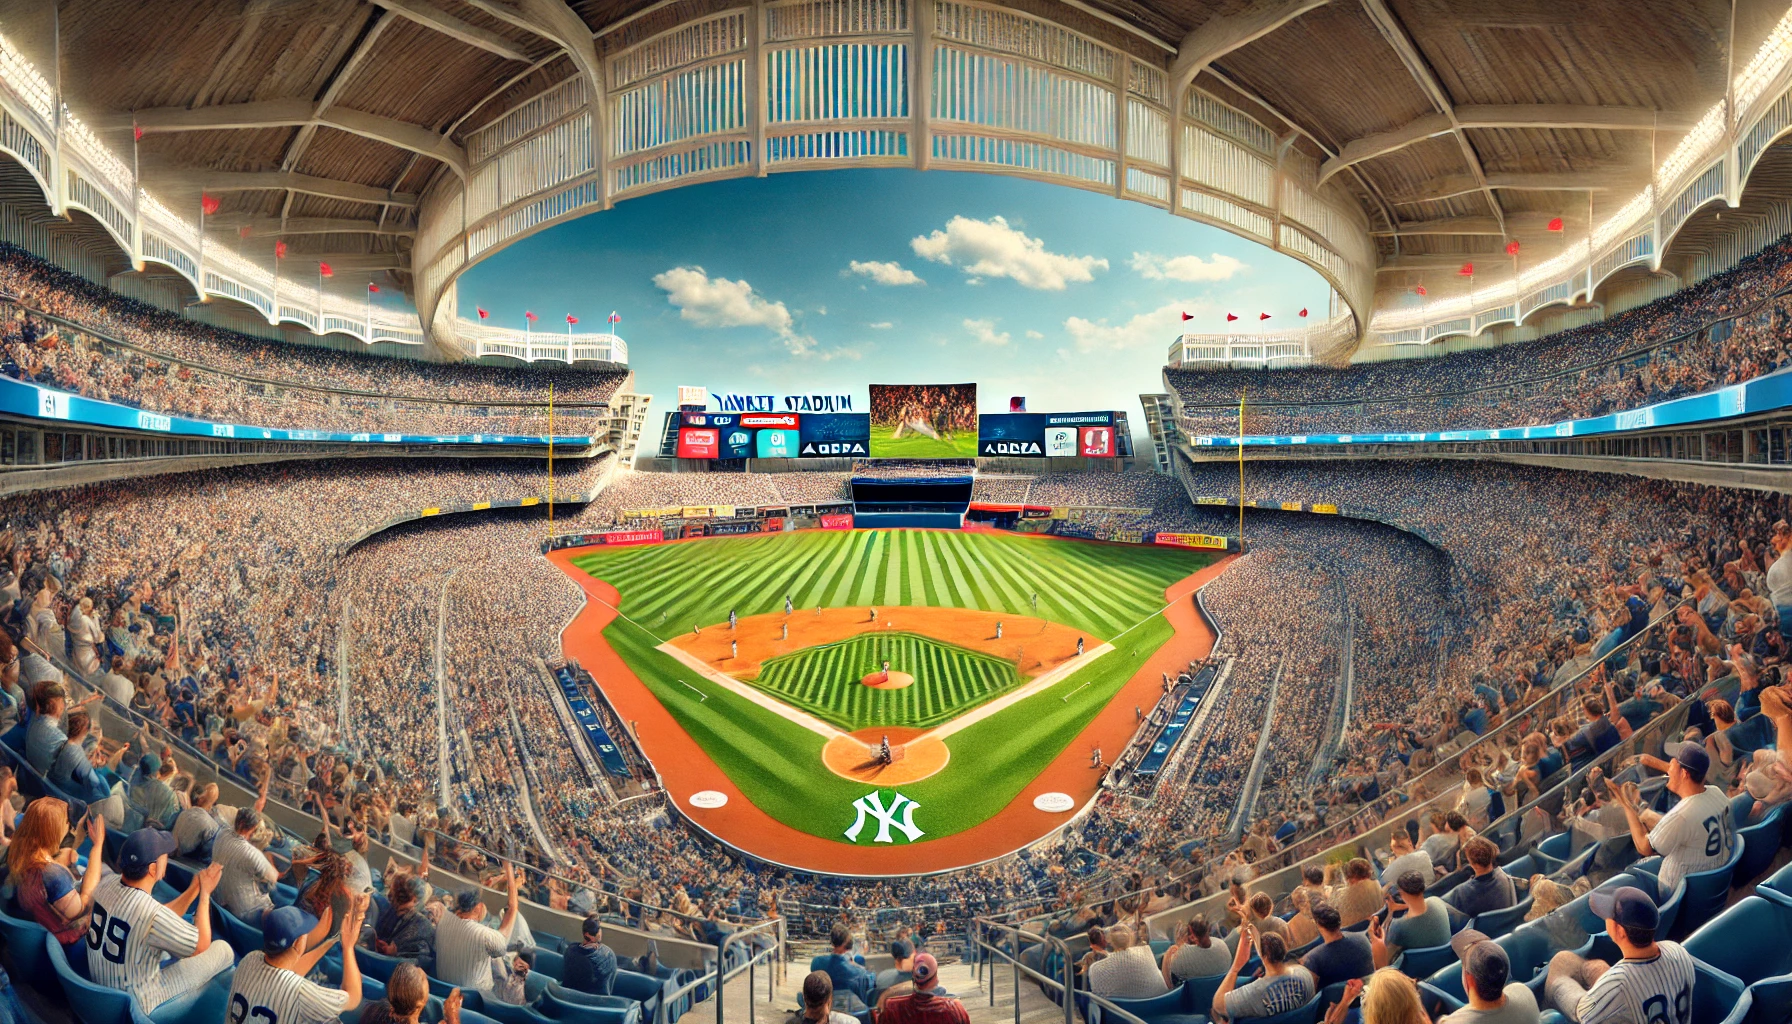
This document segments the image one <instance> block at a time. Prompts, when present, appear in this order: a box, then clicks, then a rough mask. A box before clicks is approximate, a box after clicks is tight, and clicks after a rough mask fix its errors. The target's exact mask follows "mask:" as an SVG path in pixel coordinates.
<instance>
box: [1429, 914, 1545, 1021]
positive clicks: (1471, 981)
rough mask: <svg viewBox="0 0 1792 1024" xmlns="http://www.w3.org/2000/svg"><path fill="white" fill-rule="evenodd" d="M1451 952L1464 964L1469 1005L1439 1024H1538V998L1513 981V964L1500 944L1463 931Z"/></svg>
mask: <svg viewBox="0 0 1792 1024" xmlns="http://www.w3.org/2000/svg"><path fill="white" fill-rule="evenodd" d="M1450 949H1451V950H1452V951H1453V952H1454V953H1455V954H1456V959H1458V960H1460V961H1462V991H1463V992H1464V993H1465V994H1466V995H1467V996H1468V1005H1467V1006H1465V1007H1463V1008H1462V1009H1460V1010H1457V1011H1456V1012H1455V1013H1452V1014H1450V1015H1449V1016H1447V1017H1444V1018H1443V1019H1442V1020H1440V1021H1438V1024H1537V1018H1538V1013H1537V997H1536V996H1534V995H1532V994H1531V990H1530V988H1529V987H1528V986H1526V985H1522V984H1520V983H1518V982H1516V981H1513V980H1512V961H1510V960H1508V959H1507V958H1506V951H1505V949H1503V948H1501V946H1500V944H1499V943H1497V942H1495V941H1493V940H1492V939H1490V938H1488V937H1487V936H1486V935H1484V934H1482V933H1481V932H1478V931H1475V930H1474V929H1473V928H1464V929H1463V930H1461V931H1459V932H1457V933H1456V935H1455V937H1453V938H1452V939H1450Z"/></svg>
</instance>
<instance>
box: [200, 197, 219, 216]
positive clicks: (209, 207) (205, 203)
mask: <svg viewBox="0 0 1792 1024" xmlns="http://www.w3.org/2000/svg"><path fill="white" fill-rule="evenodd" d="M199 208H200V209H201V210H204V211H205V215H206V216H207V217H209V216H211V215H212V214H214V213H217V212H218V197H217V196H213V195H201V196H200V197H199Z"/></svg>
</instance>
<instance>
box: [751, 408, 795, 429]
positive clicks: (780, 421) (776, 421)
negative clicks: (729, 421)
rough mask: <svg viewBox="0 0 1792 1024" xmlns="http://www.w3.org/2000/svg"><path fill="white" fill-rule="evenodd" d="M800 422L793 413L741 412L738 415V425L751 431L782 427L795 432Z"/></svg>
mask: <svg viewBox="0 0 1792 1024" xmlns="http://www.w3.org/2000/svg"><path fill="white" fill-rule="evenodd" d="M800 422H801V417H800V416H799V415H798V414H796V413H794V412H743V413H741V414H740V425H741V426H743V427H747V428H748V429H753V430H757V429H761V428H764V427H783V428H785V429H786V430H795V429H796V428H797V427H798V426H799V424H800Z"/></svg>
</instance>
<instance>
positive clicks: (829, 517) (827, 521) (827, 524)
mask: <svg viewBox="0 0 1792 1024" xmlns="http://www.w3.org/2000/svg"><path fill="white" fill-rule="evenodd" d="M821 528H822V529H824V530H850V529H852V513H850V512H829V513H827V514H826V515H823V516H822V517H821Z"/></svg>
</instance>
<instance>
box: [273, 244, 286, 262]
mask: <svg viewBox="0 0 1792 1024" xmlns="http://www.w3.org/2000/svg"><path fill="white" fill-rule="evenodd" d="M274 258H275V259H277V260H283V259H285V258H286V243H285V242H275V243H274Z"/></svg>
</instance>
